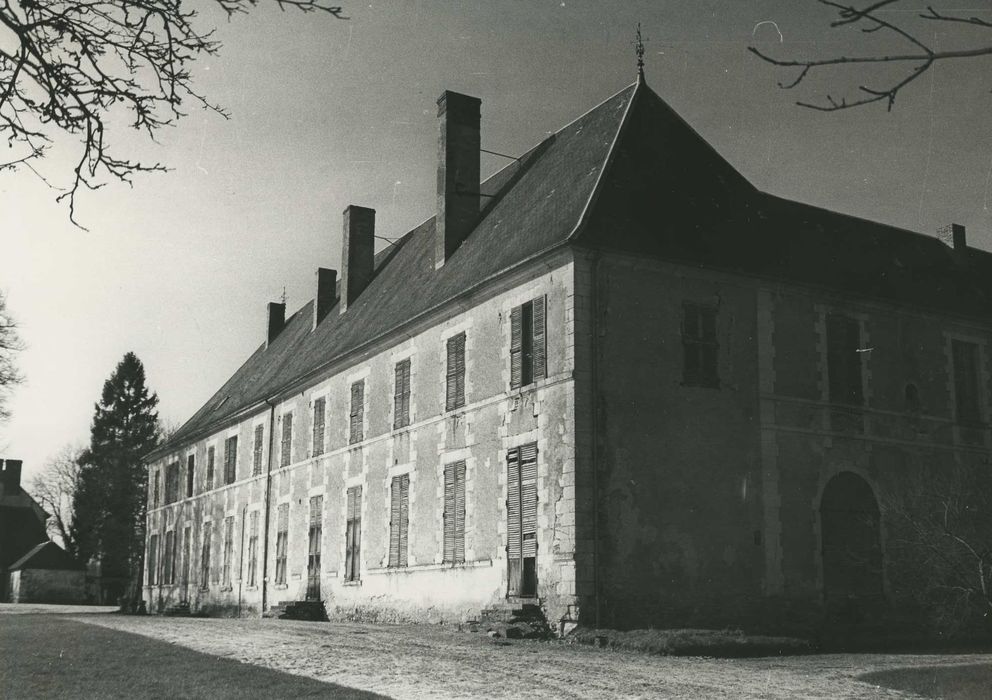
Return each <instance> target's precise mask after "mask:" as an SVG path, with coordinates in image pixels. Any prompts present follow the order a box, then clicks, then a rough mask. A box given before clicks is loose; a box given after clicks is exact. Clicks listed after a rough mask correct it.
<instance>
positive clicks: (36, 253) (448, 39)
mask: <svg viewBox="0 0 992 700" xmlns="http://www.w3.org/2000/svg"><path fill="white" fill-rule="evenodd" d="M202 4H203V5H204V12H203V17H202V20H205V22H206V23H207V24H213V23H216V24H218V25H219V26H220V29H219V34H218V37H219V39H220V40H221V41H222V42H223V43H224V49H223V51H222V52H221V55H220V56H219V57H216V58H210V59H204V60H203V61H201V62H200V63H199V65H198V67H197V70H196V73H195V76H196V82H197V86H198V87H199V88H200V90H201V91H203V92H205V93H206V94H207V95H208V96H209V97H211V98H212V99H213V100H214V101H215V102H219V103H221V104H222V105H224V106H225V107H227V108H228V109H229V110H230V112H231V114H232V116H231V119H230V120H229V121H225V120H224V119H222V118H220V117H218V116H216V115H213V114H208V113H204V112H200V111H194V112H193V113H191V115H190V116H189V117H188V118H187V119H185V120H183V121H182V122H181V123H180V124H179V125H178V126H177V127H175V128H172V129H169V130H167V131H166V132H163V133H161V134H160V143H159V144H157V145H154V144H148V143H144V142H142V141H141V140H140V139H139V138H138V136H137V134H135V133H134V132H131V131H125V132H121V133H119V134H116V135H114V142H115V143H116V144H118V145H119V147H120V148H122V149H134V151H136V152H137V153H138V154H140V155H141V156H142V157H144V158H145V159H146V160H150V161H161V162H163V163H165V164H167V165H168V166H169V167H170V168H171V169H172V170H171V171H170V172H168V173H166V174H164V175H149V176H143V177H138V178H137V179H136V180H135V183H134V187H133V188H127V187H124V186H119V185H110V186H108V187H106V188H105V189H102V190H100V191H98V192H95V193H85V194H83V195H81V196H80V199H79V201H78V204H77V211H78V218H79V219H80V221H81V222H82V223H83V224H84V225H85V226H86V227H87V228H88V229H89V231H88V232H84V231H81V230H79V229H77V228H74V227H73V226H72V225H71V224H69V222H68V219H67V212H66V209H65V207H63V206H61V205H58V204H56V203H55V202H54V196H55V194H56V193H55V192H53V191H52V190H51V189H49V188H48V187H47V186H46V185H45V184H44V183H42V182H41V181H40V180H39V179H38V178H36V177H34V176H33V175H32V174H31V173H29V172H13V173H11V172H3V173H0V288H2V289H3V290H5V291H6V292H7V294H8V306H9V310H10V311H11V312H12V313H13V314H14V315H15V316H16V318H17V319H18V320H19V322H20V324H21V335H22V337H23V339H24V341H25V343H26V344H27V346H28V347H27V350H26V351H25V352H24V353H22V355H21V356H20V359H19V364H20V367H21V369H22V371H23V373H24V374H25V375H26V378H27V381H26V383H25V384H24V385H23V386H22V387H20V388H19V389H18V390H17V393H16V394H15V396H14V398H13V400H12V402H11V404H10V408H11V410H12V412H13V418H12V419H11V420H10V421H9V422H8V423H7V424H5V425H2V426H0V456H5V457H11V458H21V459H23V460H25V470H26V473H27V478H30V476H31V474H33V473H34V472H36V471H37V470H38V469H40V468H41V466H42V465H43V463H44V462H45V461H46V460H47V459H48V458H49V457H50V456H51V455H52V454H54V453H55V452H56V451H58V449H59V448H60V447H61V446H62V445H64V444H66V443H71V442H79V443H85V442H86V441H87V440H88V436H89V423H90V420H91V418H92V413H93V403H94V402H95V401H96V400H97V399H98V398H99V394H100V389H101V387H102V384H103V381H104V380H105V379H106V378H107V377H108V376H109V374H110V373H111V372H112V371H113V369H114V367H115V365H116V364H117V362H118V361H119V360H120V359H121V357H122V356H123V355H124V353H125V352H127V351H129V350H132V351H134V352H136V353H137V355H138V357H139V358H141V360H142V361H143V362H144V364H145V368H146V370H147V375H148V382H149V385H150V386H151V388H152V389H153V390H155V391H157V392H158V395H159V398H160V399H161V404H160V413H161V416H162V418H164V419H165V420H166V421H167V422H169V423H181V422H183V421H185V420H186V419H187V418H188V417H189V416H190V415H191V414H192V413H193V412H194V411H195V410H196V409H197V408H198V407H199V406H200V405H201V404H202V403H203V402H204V401H205V400H206V399H207V398H209V396H210V395H211V394H212V393H213V392H214V391H215V390H216V389H217V388H218V387H219V385H220V384H221V383H222V382H223V381H224V380H225V379H226V378H227V377H228V376H230V374H231V373H232V372H233V371H234V370H235V369H236V368H237V367H238V366H239V365H240V364H241V363H242V362H243V361H244V360H245V359H246V358H247V356H248V355H249V354H250V353H251V352H252V351H253V350H254V349H255V348H256V347H257V346H258V344H259V343H260V342H261V341H262V340H263V339H264V324H265V304H266V302H269V301H276V300H278V299H279V297H280V296H281V295H282V293H283V288H285V293H286V296H287V298H288V304H289V307H290V311H292V310H295V309H296V308H298V307H299V306H300V305H301V304H303V303H305V302H306V301H308V300H309V299H310V298H311V297H312V287H313V279H314V270H315V268H316V267H317V266H327V267H335V268H337V267H338V266H339V260H340V247H341V212H342V210H343V209H344V208H345V207H346V206H347V205H348V204H351V203H355V204H360V205H363V206H369V207H373V208H375V209H376V210H377V233H378V234H379V235H382V236H386V237H397V236H400V235H402V234H403V233H405V232H406V231H407V230H409V229H410V228H412V227H413V226H415V225H416V224H418V223H420V222H421V221H423V220H424V219H426V218H428V217H430V216H431V215H433V213H434V207H435V192H434V190H435V168H436V163H435V159H436V148H437V144H436V139H437V136H436V128H437V126H436V106H435V100H436V99H437V97H438V95H439V94H440V93H441V92H442V91H443V90H445V89H452V90H456V91H459V92H464V93H468V94H470V95H475V96H478V97H480V98H481V99H482V145H483V148H487V149H490V150H494V151H499V152H502V153H509V154H521V153H523V152H524V151H526V150H527V149H528V148H530V147H531V146H533V145H534V144H536V143H537V142H539V141H540V140H541V139H542V138H544V137H545V136H546V135H547V134H548V133H550V132H553V131H555V130H557V129H558V128H560V127H561V126H563V125H564V124H566V123H568V122H569V121H571V120H572V119H574V118H575V117H577V116H578V115H580V114H581V113H583V112H585V111H587V110H588V109H590V108H591V107H593V106H595V105H596V104H598V103H599V102H601V101H602V100H604V99H605V98H607V97H608V96H610V95H612V94H613V93H615V92H617V91H618V90H620V89H621V88H622V87H624V86H625V85H627V84H629V83H631V82H633V80H634V78H635V76H636V68H635V57H634V51H633V39H634V29H635V26H636V24H637V22H638V21H640V22H641V23H642V25H643V32H644V35H645V38H646V39H647V55H646V62H647V67H646V75H647V81H648V83H649V84H650V85H651V87H652V88H653V89H654V90H655V91H656V92H657V93H658V94H659V95H661V97H662V98H664V99H665V100H666V101H668V103H669V104H670V105H672V107H674V108H675V109H676V110H677V111H678V112H679V113H680V114H682V116H683V117H684V118H685V119H687V120H688V122H689V123H690V124H691V125H692V126H693V127H694V128H695V129H696V130H697V131H698V132H700V133H701V134H702V135H703V136H704V137H705V138H706V139H707V140H709V141H710V142H711V143H712V144H713V145H714V146H715V147H716V148H717V150H718V151H719V152H720V153H722V154H723V155H724V157H726V158H727V159H728V160H729V161H730V162H731V163H732V164H733V165H734V166H735V167H737V169H738V170H740V171H741V172H742V173H743V174H744V175H745V176H746V177H748V178H749V179H750V180H751V181H752V182H753V183H754V184H756V185H757V186H758V187H759V188H761V189H764V190H766V191H768V192H772V193H774V194H777V195H781V196H784V197H788V198H792V199H796V200H799V201H804V202H809V203H812V204H816V205H819V206H824V207H828V208H831V209H836V210H839V211H843V212H846V213H850V214H854V215H857V216H862V217H865V218H869V219H873V220H877V221H882V222H885V223H889V224H894V225H897V226H901V227H905V228H909V229H913V230H916V231H922V232H932V231H933V230H934V229H935V228H936V227H937V226H939V225H941V224H944V223H949V222H951V221H954V222H958V223H962V224H965V225H966V226H967V229H968V237H969V243H970V244H972V245H975V246H978V247H982V248H985V249H992V213H990V206H992V119H990V118H989V114H990V106H992V96H990V94H989V85H988V80H987V78H988V75H989V74H990V71H989V68H990V64H989V62H984V63H981V62H973V61H972V62H969V61H961V62H959V63H957V64H956V65H952V64H946V65H938V66H937V68H936V70H935V71H933V72H932V73H931V74H929V75H928V76H925V77H924V78H923V79H922V80H920V81H918V82H917V83H916V84H914V85H913V86H912V87H910V88H909V89H907V91H906V92H905V93H904V94H902V95H901V97H900V100H899V102H898V103H897V105H896V108H895V110H894V111H893V112H892V113H886V111H885V110H884V108H883V107H879V106H876V107H872V108H868V109H865V110H860V111H856V112H845V113H838V114H822V113H817V112H812V111H810V110H804V109H801V108H798V107H796V106H794V101H795V99H796V98H797V97H807V98H813V97H817V96H818V93H816V92H815V91H814V90H812V89H811V90H807V91H805V92H802V93H800V94H796V93H795V92H786V91H782V90H780V89H778V88H777V87H776V82H777V81H779V80H784V79H787V78H790V77H792V76H793V75H794V74H786V73H781V72H777V71H775V70H773V69H772V68H771V67H770V66H768V65H766V64H763V63H761V62H760V61H758V60H757V59H755V58H753V57H752V56H750V55H749V54H748V53H747V52H746V47H747V46H748V45H749V43H752V42H754V43H755V44H756V45H758V46H760V47H762V48H763V49H765V50H767V51H769V52H776V53H779V54H781V55H796V54H814V53H821V54H827V53H834V52H845V51H847V52H851V51H856V50H858V47H859V46H863V45H862V44H859V42H864V41H866V40H869V39H871V40H876V39H880V38H881V37H876V36H875V35H871V36H868V37H867V38H866V35H862V34H858V33H856V32H846V33H838V31H837V30H830V29H829V28H828V24H829V21H830V18H831V16H830V13H829V12H828V11H826V10H825V9H824V8H822V7H821V6H819V5H817V4H816V3H814V2H813V0H782V1H780V2H772V1H770V0H769V1H761V0H753V1H751V0H733V1H732V2H727V1H714V0H711V1H708V2H706V1H701V0H647V1H644V2H613V3H609V2H602V1H593V0H588V1H583V2H576V1H573V0H565V1H564V2H562V1H561V0H557V1H555V2H544V1H540V0H528V1H526V2H524V1H523V0H520V1H516V2H509V1H485V2H483V1H482V0H479V2H477V3H472V2H467V1H466V0H461V1H459V2H438V1H436V0H431V1H429V2H428V1H427V0H424V1H421V2H414V1H405V2H401V1H400V0H394V1H392V2H388V3H371V4H369V3H365V4H359V3H355V2H347V0H342V4H343V6H344V8H345V13H346V14H347V15H348V16H349V17H350V19H349V20H348V21H335V20H333V19H331V18H326V19H325V18H321V17H316V16H308V17H302V16H299V15H298V14H295V13H292V12H286V13H280V12H279V11H278V10H275V9H273V7H268V6H266V7H263V8H262V9H260V10H259V11H256V12H254V13H253V14H251V15H250V16H247V17H240V18H236V19H235V20H234V21H233V22H231V23H227V22H226V21H225V20H224V18H223V16H222V14H221V13H219V12H217V11H216V10H214V9H213V8H211V7H209V3H207V2H206V0H205V1H204V3H202ZM265 4H266V3H265V2H263V5H265ZM268 4H269V5H273V6H274V2H272V3H268ZM975 4H976V3H975V2H971V3H970V10H971V14H974V13H975V12H976V11H980V10H975ZM979 4H982V3H979ZM953 6H954V5H953V4H949V3H946V4H944V5H942V7H953ZM960 6H961V7H966V5H964V4H961V5H960ZM989 14H990V17H989V18H990V19H992V12H990V13H989ZM890 18H892V19H901V18H905V15H890ZM933 30H934V28H933V27H928V28H926V29H925V32H926V33H927V34H926V35H927V36H928V37H932V36H933ZM966 38H967V37H964V38H962V37H960V36H955V35H953V34H941V35H937V36H936V40H937V41H938V42H939V43H940V45H942V46H947V45H950V44H952V43H954V42H955V41H960V40H963V39H966ZM886 45H887V46H893V44H886ZM860 50H861V51H862V52H864V51H865V50H866V49H864V48H862V49H860ZM845 84H846V83H845V82H844V76H836V82H835V83H833V87H835V88H837V89H838V90H842V89H843V87H844V85H845ZM818 85H820V86H823V85H826V83H819V84H818ZM69 146H71V144H69ZM74 157H75V153H74V152H73V151H72V149H71V147H66V148H64V149H60V150H58V151H57V152H56V153H55V154H54V155H53V157H52V158H51V159H50V160H49V162H47V163H46V164H45V165H44V173H45V174H47V175H48V176H49V178H50V179H52V180H53V181H54V182H56V183H59V182H62V183H64V182H65V175H66V173H67V172H68V169H69V167H70V164H71V163H72V159H73V158H74ZM504 163H505V161H502V160H500V159H498V158H495V157H490V156H484V159H483V170H484V174H486V173H488V172H491V171H493V170H495V169H497V168H499V167H500V166H502V165H503V164H504ZM384 245H385V243H381V244H380V247H381V246H384Z"/></svg>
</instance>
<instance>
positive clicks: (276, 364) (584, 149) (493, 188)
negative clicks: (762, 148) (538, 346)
mask: <svg viewBox="0 0 992 700" xmlns="http://www.w3.org/2000/svg"><path fill="white" fill-rule="evenodd" d="M635 88H636V85H631V86H629V87H627V88H625V89H623V90H622V91H620V92H619V93H617V94H616V95H614V96H613V97H611V98H609V99H608V100H606V101H605V102H603V103H602V104H600V105H599V106H598V107H596V108H594V109H593V110H591V111H590V112H587V113H586V114H585V115H583V116H582V117H580V118H579V119H577V120H576V121H574V122H572V123H571V124H569V125H568V126H566V127H564V128H563V129H561V130H560V131H558V132H557V133H555V134H554V135H552V136H550V137H549V138H547V139H546V140H545V141H544V142H542V143H541V144H540V145H539V146H537V147H536V148H534V149H533V150H531V151H530V152H529V153H528V154H526V155H525V156H524V157H523V158H521V160H520V162H519V163H517V164H515V165H513V166H511V167H510V168H507V169H504V170H503V171H500V172H499V173H497V174H496V175H494V176H493V177H492V178H490V179H489V180H488V181H487V182H486V183H484V184H483V186H482V191H483V193H485V194H491V195H493V196H492V197H483V198H482V199H483V201H484V202H485V207H484V208H483V210H482V212H481V220H480V221H479V223H478V225H477V226H476V228H475V229H474V231H473V232H472V233H471V235H469V236H468V238H467V239H466V240H465V241H464V242H463V243H462V245H461V246H460V247H459V248H458V250H457V251H455V253H454V255H452V257H451V258H450V260H448V261H447V262H446V263H445V264H444V266H442V267H441V268H440V269H438V270H435V269H434V220H433V219H430V220H428V221H426V222H424V223H423V224H421V225H420V226H418V227H417V228H415V229H414V230H413V231H411V232H410V233H408V234H406V235H405V236H404V237H403V238H402V239H400V240H399V241H397V243H396V244H395V245H394V246H392V247H391V248H390V249H388V250H387V251H384V252H383V253H380V255H378V256H377V258H376V265H377V268H376V273H375V276H374V277H373V279H372V282H371V283H370V284H369V286H368V287H367V288H366V289H365V290H364V291H363V292H362V293H361V295H359V297H358V299H357V300H356V301H355V303H354V304H352V305H350V306H349V307H348V312H347V313H345V314H339V313H338V311H337V307H335V308H334V309H331V311H330V312H329V313H328V315H327V317H326V318H325V319H324V320H323V321H322V322H321V324H320V325H319V326H318V327H317V329H316V330H315V331H313V332H311V320H312V318H313V317H312V313H313V311H312V302H310V303H307V304H305V305H304V306H303V307H302V308H301V309H299V310H298V311H297V312H296V313H295V314H293V316H292V317H290V318H289V319H288V320H287V322H286V326H285V327H284V329H283V331H282V332H281V333H280V334H279V336H278V337H277V338H276V339H275V340H274V341H273V342H272V344H271V345H270V346H269V347H268V348H266V347H265V346H264V344H263V345H262V346H260V347H259V348H258V349H257V350H256V351H255V353H254V354H253V355H252V356H251V357H250V358H248V360H247V361H246V362H245V363H244V365H242V366H241V368H240V369H238V370H237V372H235V374H234V375H233V376H232V377H231V378H230V379H229V380H228V381H227V382H226V383H225V384H224V386H223V387H221V389H220V390H219V391H217V392H216V393H215V394H214V396H213V397H212V398H211V399H210V400H209V401H207V403H206V404H205V405H204V406H203V407H202V408H201V409H200V410H199V411H197V412H196V413H195V414H194V415H193V417H192V418H190V419H189V420H188V421H187V422H186V423H185V424H184V425H183V426H182V427H181V428H180V429H179V430H177V431H176V433H175V434H174V435H173V436H172V437H171V438H170V440H169V442H168V443H167V444H165V445H163V446H162V447H160V448H159V449H157V450H155V451H154V452H152V454H151V455H149V457H150V458H154V457H155V456H157V455H160V454H162V453H163V452H164V451H166V450H167V449H169V448H171V447H172V446H174V445H179V444H182V443H184V442H187V441H189V440H192V439H195V438H196V437H198V436H199V435H202V434H203V433H204V432H206V431H208V430H210V429H212V428H213V427H215V426H219V425H221V424H223V423H225V422H228V421H230V420H232V419H233V418H234V417H235V416H237V415H238V414H240V413H241V412H243V411H245V410H247V409H250V408H251V407H253V406H257V405H258V404H260V403H261V402H262V401H264V400H265V399H267V398H270V397H272V396H274V395H275V394H277V393H279V392H280V391H281V390H282V389H284V388H286V387H288V386H289V385H290V384H292V383H294V382H295V381H297V380H299V379H300V378H301V377H304V376H306V375H308V374H310V373H312V372H316V371H319V369H320V368H321V367H324V366H326V365H328V364H330V363H333V362H335V361H336V360H339V359H341V358H344V357H345V356H347V355H349V354H351V353H353V352H356V351H358V350H360V348H361V347H362V346H363V345H365V344H366V343H368V342H370V341H372V340H374V339H376V338H378V337H380V336H383V335H385V334H387V333H389V332H390V331H393V330H395V329H396V328H398V327H399V326H401V325H403V324H405V323H407V322H409V321H411V320H412V319H414V318H416V317H417V316H419V315H421V314H423V313H425V312H427V311H429V310H431V309H433V308H435V307H437V306H439V305H441V304H443V303H444V302H446V301H448V300H450V299H452V298H454V297H456V296H458V295H460V294H462V293H464V292H466V291H467V290H469V289H471V288H473V287H476V286H477V285H479V284H480V283H481V282H483V281H485V280H487V279H488V278H490V277H493V276H494V275H497V274H499V273H500V272H502V271H504V270H507V269H508V268H511V267H514V266H516V265H518V264H520V263H521V262H523V261H525V260H527V259H529V258H532V257H534V256H535V255H538V254H540V253H542V252H544V251H546V250H548V249H550V248H553V247H555V246H557V245H560V244H562V243H564V242H565V241H567V240H568V237H569V236H570V235H571V234H572V232H573V231H574V229H575V227H576V225H577V224H578V222H579V220H580V218H581V216H582V213H583V211H584V210H585V208H586V205H587V203H588V202H589V200H590V198H591V197H592V194H593V191H594V189H595V187H596V183H597V182H598V181H599V178H600V175H601V173H602V172H603V170H604V168H605V166H606V164H607V161H608V156H609V153H610V150H611V146H612V145H613V142H614V140H615V138H616V135H617V133H618V131H619V129H620V125H621V123H622V121H623V116H624V114H625V112H626V110H627V107H628V106H629V104H630V101H631V98H632V96H633V95H634V92H635ZM487 200H490V201H487Z"/></svg>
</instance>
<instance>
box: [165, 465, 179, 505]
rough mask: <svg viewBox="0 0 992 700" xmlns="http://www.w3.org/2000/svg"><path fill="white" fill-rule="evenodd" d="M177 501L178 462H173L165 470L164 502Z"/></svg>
mask: <svg viewBox="0 0 992 700" xmlns="http://www.w3.org/2000/svg"><path fill="white" fill-rule="evenodd" d="M178 500H179V462H173V463H172V464H170V465H168V466H167V467H166V468H165V502H166V504H169V503H175V502H176V501H178Z"/></svg>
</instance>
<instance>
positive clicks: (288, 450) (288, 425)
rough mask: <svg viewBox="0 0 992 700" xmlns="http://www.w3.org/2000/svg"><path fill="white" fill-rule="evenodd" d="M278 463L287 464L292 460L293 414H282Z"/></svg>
mask: <svg viewBox="0 0 992 700" xmlns="http://www.w3.org/2000/svg"><path fill="white" fill-rule="evenodd" d="M279 446H280V448H281V449H280V452H279V454H280V460H279V464H280V465H281V466H283V467H285V466H288V465H289V463H290V462H292V461H293V414H292V413H283V414H282V442H281V443H280V445H279Z"/></svg>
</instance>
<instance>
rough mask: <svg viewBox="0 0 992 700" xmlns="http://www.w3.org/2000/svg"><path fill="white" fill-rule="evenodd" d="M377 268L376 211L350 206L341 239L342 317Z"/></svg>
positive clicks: (346, 213) (340, 306) (370, 279)
mask: <svg viewBox="0 0 992 700" xmlns="http://www.w3.org/2000/svg"><path fill="white" fill-rule="evenodd" d="M374 264H375V209H367V208H365V207H357V206H355V205H354V204H352V205H349V206H348V208H347V209H345V210H344V236H342V239H341V266H342V269H341V303H340V304H339V305H338V306H339V308H340V309H341V313H344V312H345V311H347V310H348V307H349V306H351V305H352V304H354V303H355V300H356V299H358V295H359V294H361V293H362V292H363V291H365V288H366V287H368V286H369V282H371V281H372V270H373V266H374Z"/></svg>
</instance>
